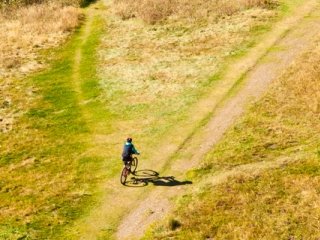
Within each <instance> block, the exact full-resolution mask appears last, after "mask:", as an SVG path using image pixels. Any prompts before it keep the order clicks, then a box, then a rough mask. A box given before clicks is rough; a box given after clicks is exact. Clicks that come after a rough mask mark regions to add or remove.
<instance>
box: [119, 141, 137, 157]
mask: <svg viewBox="0 0 320 240" xmlns="http://www.w3.org/2000/svg"><path fill="white" fill-rule="evenodd" d="M132 154H139V152H138V151H137V149H135V147H134V145H133V144H132V143H130V142H126V143H125V144H124V146H123V151H122V158H128V157H130V156H131V155H132Z"/></svg>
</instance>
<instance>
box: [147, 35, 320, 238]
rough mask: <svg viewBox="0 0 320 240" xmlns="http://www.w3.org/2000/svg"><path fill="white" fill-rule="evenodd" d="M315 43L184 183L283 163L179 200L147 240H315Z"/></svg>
mask: <svg viewBox="0 0 320 240" xmlns="http://www.w3.org/2000/svg"><path fill="white" fill-rule="evenodd" d="M319 43H320V41H319V38H318V39H317V40H315V42H314V46H313V47H312V48H310V49H309V51H308V52H307V53H306V54H304V55H303V56H301V57H300V58H299V59H298V60H297V61H296V62H295V63H294V64H293V65H292V66H291V67H290V68H289V69H288V70H287V71H286V72H285V73H283V75H282V76H281V77H280V78H279V79H278V80H277V81H275V82H274V83H273V85H272V87H271V88H270V89H269V90H268V92H267V94H266V95H265V96H264V97H263V98H262V99H261V100H260V101H259V102H257V103H255V104H254V105H252V106H251V107H250V109H249V110H248V113H246V114H245V116H244V117H242V119H240V120H239V121H238V122H237V123H236V124H235V126H234V127H233V128H232V129H230V130H229V131H228V132H227V134H226V135H225V136H224V138H223V140H222V141H221V142H220V143H219V144H218V145H217V146H216V147H215V148H214V149H213V150H212V151H211V152H210V153H209V154H208V155H207V156H206V158H205V159H204V161H203V164H202V167H201V168H199V169H197V170H195V171H193V172H190V173H189V175H190V176H193V178H194V179H193V180H194V181H195V182H199V181H201V180H202V179H203V180H205V179H210V177H214V176H215V175H217V174H219V173H222V172H223V171H228V170H232V169H233V168H235V167H237V166H241V165H244V166H245V165H246V164H249V163H257V162H261V164H263V162H266V161H275V160H277V159H281V158H287V159H288V160H289V162H288V163H284V164H282V165H281V166H280V167H279V168H276V169H273V170H268V171H262V172H254V173H250V172H243V173H241V174H239V175H237V176H234V177H229V179H228V180H227V181H226V182H225V183H222V184H220V185H215V186H211V185H210V183H208V185H206V186H204V187H203V188H201V189H198V191H197V193H194V194H188V195H185V196H184V197H182V198H180V199H179V200H178V207H177V208H176V209H175V210H174V212H173V213H172V216H171V217H169V218H168V219H166V220H165V221H163V222H162V223H161V224H157V225H155V226H153V228H152V229H151V230H150V231H149V233H148V234H147V235H146V237H145V239H167V238H170V239H318V238H319V237H320V235H319V220H320V212H319V198H320V195H319V181H320V175H319V173H320V168H319V160H320V151H319V150H320V148H319V147H320V145H319V144H320V141H319V132H320V122H319V114H320V109H319V102H320V95H319V92H320V91H319V90H320V88H319V84H318V81H319V74H320V68H319V62H320V55H319V47H320V45H319ZM290 161H291V162H290ZM190 216H192V217H190Z"/></svg>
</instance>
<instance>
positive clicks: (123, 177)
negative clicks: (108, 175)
mask: <svg viewBox="0 0 320 240" xmlns="http://www.w3.org/2000/svg"><path fill="white" fill-rule="evenodd" d="M128 175H129V171H128V169H127V168H126V167H124V168H123V169H122V172H121V176H120V182H121V184H122V185H124V184H125V183H126V181H127V177H128Z"/></svg>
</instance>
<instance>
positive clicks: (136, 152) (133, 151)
mask: <svg viewBox="0 0 320 240" xmlns="http://www.w3.org/2000/svg"><path fill="white" fill-rule="evenodd" d="M132 153H133V154H140V152H139V151H138V150H137V149H136V148H135V147H134V146H132Z"/></svg>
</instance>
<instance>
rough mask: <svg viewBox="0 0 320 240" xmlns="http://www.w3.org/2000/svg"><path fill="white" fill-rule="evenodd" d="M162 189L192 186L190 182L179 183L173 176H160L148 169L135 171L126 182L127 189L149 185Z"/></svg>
mask: <svg viewBox="0 0 320 240" xmlns="http://www.w3.org/2000/svg"><path fill="white" fill-rule="evenodd" d="M150 183H151V184H153V185H154V186H162V187H174V186H181V185H186V184H192V182H191V181H179V180H176V179H175V177H174V176H160V175H159V173H158V172H156V171H154V170H150V169H143V170H139V171H136V172H135V173H134V174H133V176H132V177H131V178H130V179H129V180H127V181H126V183H125V186H127V187H145V186H147V185H149V184H150Z"/></svg>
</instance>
